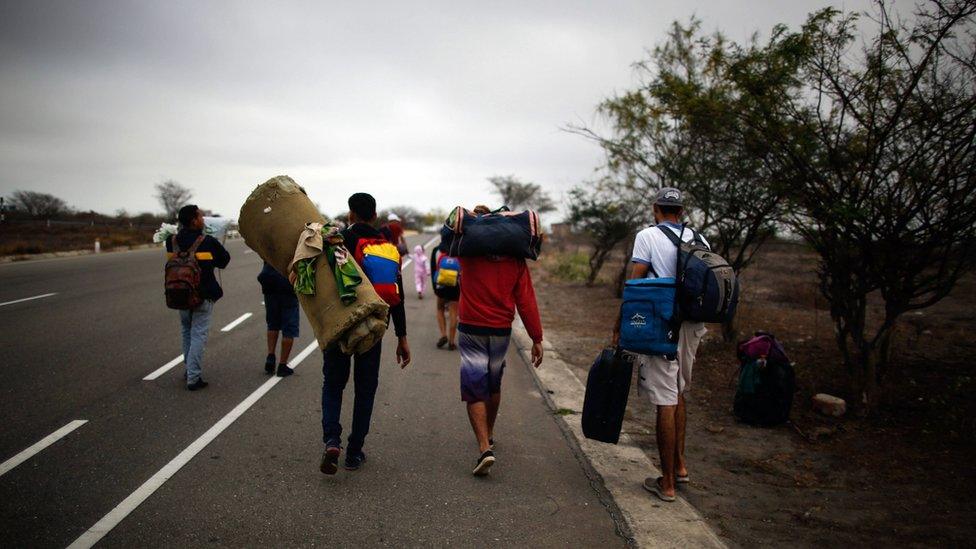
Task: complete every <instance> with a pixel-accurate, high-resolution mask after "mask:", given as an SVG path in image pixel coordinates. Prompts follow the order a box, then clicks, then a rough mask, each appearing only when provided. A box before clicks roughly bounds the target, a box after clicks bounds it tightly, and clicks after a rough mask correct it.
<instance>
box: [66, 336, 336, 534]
mask: <svg viewBox="0 0 976 549" xmlns="http://www.w3.org/2000/svg"><path fill="white" fill-rule="evenodd" d="M318 346H319V344H318V342H316V341H313V342H312V343H310V344H309V345H308V347H305V348H304V349H303V350H302V352H301V353H298V356H296V357H295V358H293V359H291V361H290V362H289V363H288V366H289V367H291V368H295V367H297V366H298V364H299V363H301V362H302V361H303V360H305V358H307V357H308V355H310V354H312V351H314V350H315V349H317V348H318ZM282 379H284V378H281V377H272V378H271V379H269V380H268V381H265V382H264V384H263V385H261V386H260V387H258V388H257V389H256V390H255V391H254V392H253V393H251V394H250V395H248V397H247V398H245V399H244V400H243V401H241V403H240V404H238V405H237V406H235V407H234V409H233V410H231V411H230V412H229V413H228V414H227V415H226V416H224V417H222V418H221V419H220V421H218V422H217V423H215V424H214V425H213V427H211V428H209V429H207V432H205V433H203V435H201V436H200V438H198V439H196V440H194V441H193V442H192V443H190V445H189V446H187V447H186V448H185V449H184V450H183V451H182V452H180V453H179V454H177V456H176V457H175V458H173V460H172V461H170V462H169V463H167V464H166V465H164V466H163V468H162V469H160V470H159V471H157V472H156V474H154V475H153V476H151V477H149V480H147V481H146V482H145V483H143V485H142V486H140V487H139V488H137V489H136V491H135V492H132V493H131V494H129V497H127V498H125V499H124V500H122V503H120V504H118V505H117V506H116V507H115V509H112V510H111V511H109V512H108V514H107V515H105V516H104V517H102V518H101V519H100V520H99V521H98V522H96V523H95V525H94V526H92V527H91V528H89V529H88V531H86V532H85V533H84V534H82V535H81V536H79V537H78V539H76V540H75V541H74V542H73V543H72V544H71V545H69V546H68V549H76V548H85V549H87V548H89V547H92V546H93V545H95V544H96V543H98V542H99V541H100V540H101V539H102V538H103V537H105V535H106V534H108V533H109V532H110V531H112V529H113V528H115V527H116V526H118V525H119V523H120V522H122V521H123V520H125V517H127V516H129V514H130V513H132V511H135V510H136V508H137V507H139V505H141V504H142V503H143V502H144V501H146V500H147V499H149V496H151V495H153V493H154V492H155V491H156V490H158V489H159V488H160V487H161V486H162V485H163V484H164V483H165V482H166V481H167V480H169V479H170V478H172V477H173V475H175V474H176V473H177V472H178V471H179V470H180V469H181V468H182V467H183V466H184V465H186V464H187V463H189V462H190V460H191V459H193V458H194V456H196V455H197V454H199V453H200V450H203V449H204V448H206V446H207V445H208V444H210V443H211V442H213V441H214V439H216V438H217V437H218V436H220V434H221V433H223V432H224V431H225V430H226V429H227V428H228V427H230V426H231V424H233V423H234V422H235V421H237V418H239V417H241V416H242V415H244V412H247V411H248V409H249V408H250V407H251V406H254V403H255V402H257V401H259V400H261V397H263V396H264V395H266V394H267V393H268V391H270V390H271V389H272V388H273V387H274V386H275V385H277V384H278V382H280V381H281V380H282Z"/></svg>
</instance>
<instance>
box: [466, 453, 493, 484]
mask: <svg viewBox="0 0 976 549" xmlns="http://www.w3.org/2000/svg"><path fill="white" fill-rule="evenodd" d="M494 464H495V454H494V453H493V452H492V451H491V450H488V451H486V452H485V453H483V454H481V457H480V458H478V465H477V466H475V468H474V471H471V474H473V475H474V476H476V477H483V476H485V475H487V474H488V470H489V469H491V466H492V465H494Z"/></svg>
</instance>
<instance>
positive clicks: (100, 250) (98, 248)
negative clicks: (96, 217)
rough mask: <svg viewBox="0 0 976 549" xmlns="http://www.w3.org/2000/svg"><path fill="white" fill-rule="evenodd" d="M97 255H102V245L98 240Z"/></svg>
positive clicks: (96, 244)
mask: <svg viewBox="0 0 976 549" xmlns="http://www.w3.org/2000/svg"><path fill="white" fill-rule="evenodd" d="M95 253H96V254H98V253H102V243H101V242H99V241H98V239H97V238H96V239H95Z"/></svg>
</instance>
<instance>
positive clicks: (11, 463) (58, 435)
mask: <svg viewBox="0 0 976 549" xmlns="http://www.w3.org/2000/svg"><path fill="white" fill-rule="evenodd" d="M86 423H88V420H87V419H76V420H74V421H72V422H71V423H68V424H67V425H65V426H64V427H62V428H60V429H58V430H57V431H54V432H53V433H51V434H50V435H48V436H46V437H44V438H42V439H41V440H39V441H37V442H36V443H34V444H33V445H32V446H31V447H30V448H27V449H26V450H24V451H23V452H21V453H19V454H17V455H16V456H14V457H12V458H10V459H8V460H7V461H5V462H3V463H0V476H3V475H4V474H6V473H7V471H10V470H11V469H13V468H14V467H16V466H18V465H20V464H21V463H23V462H25V461H27V460H28V459H30V458H32V457H34V456H35V455H36V454H37V453H39V452H40V451H41V450H43V449H45V448H47V447H48V446H50V445H52V444H54V443H55V442H57V441H58V440H60V439H62V438H64V437H65V436H67V434H68V433H70V432H71V431H74V430H75V429H77V428H78V427H81V426H82V425H84V424H86Z"/></svg>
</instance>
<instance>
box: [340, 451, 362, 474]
mask: <svg viewBox="0 0 976 549" xmlns="http://www.w3.org/2000/svg"><path fill="white" fill-rule="evenodd" d="M364 463H366V454H364V453H363V452H362V451H359V452H346V462H345V463H344V464H343V467H345V468H346V470H347V471H355V470H357V469H359V468H360V467H362V466H363V464H364Z"/></svg>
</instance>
